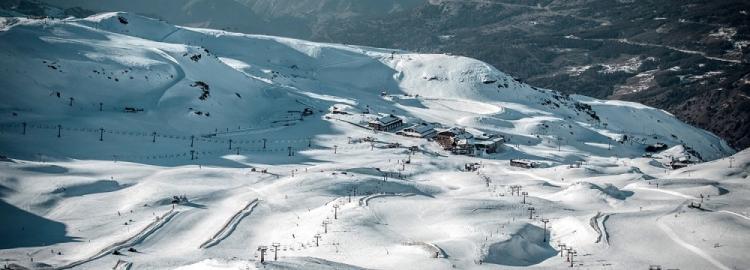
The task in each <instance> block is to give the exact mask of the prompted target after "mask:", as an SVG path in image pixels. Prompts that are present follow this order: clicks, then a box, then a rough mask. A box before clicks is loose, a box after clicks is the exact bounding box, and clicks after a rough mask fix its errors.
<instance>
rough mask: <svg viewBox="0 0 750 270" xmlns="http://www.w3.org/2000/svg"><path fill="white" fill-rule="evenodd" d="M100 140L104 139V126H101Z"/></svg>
mask: <svg viewBox="0 0 750 270" xmlns="http://www.w3.org/2000/svg"><path fill="white" fill-rule="evenodd" d="M99 141H100V142H101V141H104V128H99Z"/></svg>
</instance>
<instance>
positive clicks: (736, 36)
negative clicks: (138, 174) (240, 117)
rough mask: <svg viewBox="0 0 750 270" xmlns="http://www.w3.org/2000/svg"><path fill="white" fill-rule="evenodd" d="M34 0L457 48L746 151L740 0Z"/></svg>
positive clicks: (307, 35) (749, 26)
mask: <svg viewBox="0 0 750 270" xmlns="http://www.w3.org/2000/svg"><path fill="white" fill-rule="evenodd" d="M10 2H14V3H26V5H30V4H28V3H29V2H28V1H26V0H19V1H10ZM45 2H46V3H50V4H51V5H53V6H58V7H60V8H67V9H70V8H77V9H75V10H78V13H82V12H81V10H92V11H95V12H99V11H114V10H118V11H119V10H121V11H130V12H136V13H141V14H145V15H149V16H154V17H158V18H161V19H164V20H167V21H169V22H171V23H175V24H180V25H187V26H196V27H210V28H219V29H226V30H231V31H238V32H246V33H260V34H271V35H282V36H289V37H296V38H303V39H310V40H314V41H324V42H336V43H348V44H359V45H367V46H375V47H387V48H401V49H406V50H413V51H418V52H443V53H451V54H458V55H466V56H469V57H473V58H478V59H481V60H483V61H485V62H488V63H490V64H492V65H493V66H496V67H498V68H499V69H501V70H504V71H506V72H508V73H509V74H512V75H513V76H515V77H517V78H518V79H520V80H522V81H524V82H527V83H529V84H532V85H536V86H540V87H545V88H550V89H556V90H561V91H564V92H567V93H577V94H583V95H588V96H592V97H597V98H610V99H623V100H630V101H636V102H641V103H645V104H647V105H651V106H654V107H657V108H661V109H664V110H667V111H669V112H671V113H673V114H675V115H676V116H677V117H678V118H680V119H682V120H684V121H686V122H688V123H691V124H694V125H696V126H699V127H702V128H705V129H707V130H710V131H712V132H714V133H716V134H717V135H719V136H721V137H723V138H725V139H726V140H728V141H729V142H730V143H731V144H732V146H734V147H735V148H747V147H749V146H750V65H748V61H749V60H750V56H748V50H750V49H748V46H750V3H748V2H747V1H742V0H726V1H697V0H688V1H682V0H666V1H655V0H638V1H634V0H619V1H591V0H578V1H568V0H566V1H561V0H552V1H550V0H544V1H543V0H539V1H533V0H532V1H517V0H471V1H458V0H403V1H399V0H387V1H383V0H356V1H355V0H218V1H214V0H210V1H209V0H194V1H177V0H166V1H158V2H156V3H154V2H153V1H146V0H135V1H114V0H105V1H100V0H72V1H71V0H45ZM6 5H7V3H6ZM68 13H71V12H68ZM72 15H75V14H72Z"/></svg>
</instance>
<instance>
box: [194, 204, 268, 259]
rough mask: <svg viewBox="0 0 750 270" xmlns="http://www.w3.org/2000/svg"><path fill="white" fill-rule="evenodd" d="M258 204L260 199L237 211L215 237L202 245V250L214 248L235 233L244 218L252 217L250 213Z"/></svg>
mask: <svg viewBox="0 0 750 270" xmlns="http://www.w3.org/2000/svg"><path fill="white" fill-rule="evenodd" d="M258 203H259V202H258V199H255V200H252V201H250V202H248V203H247V205H245V207H244V208H242V209H240V211H237V213H235V214H234V215H233V216H232V217H231V218H229V220H227V222H226V223H224V225H223V226H222V227H221V228H220V229H219V230H218V231H217V232H216V233H215V234H214V235H213V236H211V238H209V239H208V240H206V242H203V244H201V245H200V248H210V247H213V246H215V245H217V244H219V242H221V241H222V240H224V239H225V238H227V237H229V235H231V234H232V232H234V229H236V228H237V224H239V223H240V221H242V219H243V218H245V217H246V216H248V215H250V213H252V212H253V209H255V207H256V206H258Z"/></svg>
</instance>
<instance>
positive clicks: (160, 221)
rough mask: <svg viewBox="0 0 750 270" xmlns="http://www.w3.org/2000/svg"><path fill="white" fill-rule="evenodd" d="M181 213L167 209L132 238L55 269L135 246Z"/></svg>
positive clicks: (66, 267)
mask: <svg viewBox="0 0 750 270" xmlns="http://www.w3.org/2000/svg"><path fill="white" fill-rule="evenodd" d="M179 213H180V212H179V211H175V210H174V209H171V210H169V211H167V212H166V213H164V214H163V215H161V216H160V217H158V218H157V219H156V220H154V221H153V222H152V223H151V224H149V225H148V226H146V227H145V228H143V230H141V231H140V232H138V233H136V234H135V235H133V236H132V237H130V238H128V239H126V240H123V241H120V242H117V243H114V244H112V245H109V246H107V247H105V248H103V249H102V250H101V251H100V252H99V253H97V254H95V255H94V256H91V257H88V258H85V259H82V260H79V261H74V262H71V263H69V264H67V265H64V266H60V267H57V268H55V269H70V268H73V267H76V266H80V265H82V264H85V263H88V262H91V261H94V260H97V259H99V258H102V257H104V256H107V255H109V254H111V253H112V252H114V251H116V250H121V249H124V248H129V247H132V246H135V245H137V244H138V243H140V242H141V241H143V239H146V238H147V237H149V236H150V235H151V234H153V233H155V232H156V231H158V230H159V229H160V228H161V227H163V226H164V224H166V223H168V222H169V221H170V220H171V219H172V218H173V217H174V216H176V215H177V214H179Z"/></svg>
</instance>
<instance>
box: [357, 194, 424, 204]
mask: <svg viewBox="0 0 750 270" xmlns="http://www.w3.org/2000/svg"><path fill="white" fill-rule="evenodd" d="M415 195H417V194H414V193H393V194H385V193H381V194H373V195H368V196H365V197H362V198H360V199H359V205H361V206H368V205H369V204H370V200H372V199H375V198H382V197H411V196H415Z"/></svg>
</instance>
